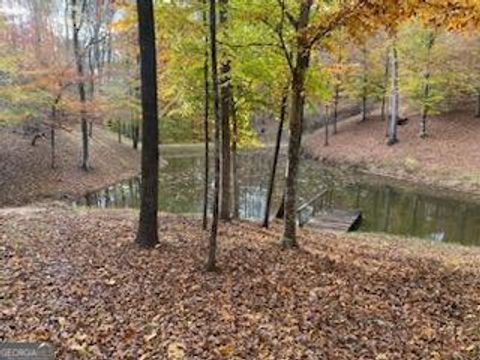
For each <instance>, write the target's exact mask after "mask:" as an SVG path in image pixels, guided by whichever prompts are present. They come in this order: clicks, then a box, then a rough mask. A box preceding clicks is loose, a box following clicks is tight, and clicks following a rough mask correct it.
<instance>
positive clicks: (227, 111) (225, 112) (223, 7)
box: [219, 0, 232, 221]
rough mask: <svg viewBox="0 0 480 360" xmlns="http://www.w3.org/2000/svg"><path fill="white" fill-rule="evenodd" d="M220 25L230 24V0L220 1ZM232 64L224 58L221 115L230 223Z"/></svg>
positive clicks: (224, 196)
mask: <svg viewBox="0 0 480 360" xmlns="http://www.w3.org/2000/svg"><path fill="white" fill-rule="evenodd" d="M219 5H220V9H219V10H220V11H219V17H220V18H219V23H220V24H221V25H222V26H223V27H226V26H227V22H228V9H227V8H228V0H219ZM225 31H226V30H225ZM230 72H231V64H230V60H229V59H228V57H227V56H224V58H223V60H222V65H221V85H220V98H221V108H222V111H221V115H222V122H221V126H222V161H221V170H222V175H221V181H222V187H221V205H220V219H221V220H224V221H229V220H230V217H231V203H232V201H231V171H232V169H231V148H230V143H231V134H230V115H231V108H232V88H231V74H230Z"/></svg>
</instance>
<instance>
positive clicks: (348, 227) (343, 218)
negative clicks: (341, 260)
mask: <svg viewBox="0 0 480 360" xmlns="http://www.w3.org/2000/svg"><path fill="white" fill-rule="evenodd" d="M328 194H329V192H328V190H326V189H322V190H321V191H320V192H319V193H318V194H317V195H315V196H314V197H313V198H312V199H311V200H310V201H307V202H306V203H304V204H303V205H301V206H300V207H299V208H298V210H297V216H298V222H299V224H300V226H308V227H309V228H315V229H318V230H332V231H342V232H348V231H354V230H357V229H358V227H359V226H360V223H361V221H362V213H361V211H360V210H357V209H355V210H341V209H335V208H333V207H332V206H331V205H332V203H331V201H329V200H328Z"/></svg>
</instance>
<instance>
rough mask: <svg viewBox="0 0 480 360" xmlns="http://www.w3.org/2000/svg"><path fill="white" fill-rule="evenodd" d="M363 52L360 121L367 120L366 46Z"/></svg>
mask: <svg viewBox="0 0 480 360" xmlns="http://www.w3.org/2000/svg"><path fill="white" fill-rule="evenodd" d="M362 54H363V81H362V120H361V121H362V122H364V121H366V120H367V96H368V88H367V86H368V64H367V61H368V60H367V56H368V52H367V46H366V45H364V46H363V49H362Z"/></svg>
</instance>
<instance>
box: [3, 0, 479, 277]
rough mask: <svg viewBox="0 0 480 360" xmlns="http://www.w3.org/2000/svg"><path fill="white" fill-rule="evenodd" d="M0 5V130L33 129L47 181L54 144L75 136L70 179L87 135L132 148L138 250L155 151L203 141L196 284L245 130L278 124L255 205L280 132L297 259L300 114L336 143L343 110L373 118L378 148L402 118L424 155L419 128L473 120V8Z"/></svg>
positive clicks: (230, 203) (226, 207) (253, 138)
mask: <svg viewBox="0 0 480 360" xmlns="http://www.w3.org/2000/svg"><path fill="white" fill-rule="evenodd" d="M0 4H1V6H2V7H3V8H5V9H7V8H8V7H11V6H12V4H15V5H17V6H18V8H19V9H23V10H22V11H20V12H19V13H9V12H8V11H4V14H3V15H2V16H0V51H1V54H2V55H1V57H0V121H5V122H6V121H8V122H23V121H30V120H32V119H35V120H37V121H41V122H42V123H44V124H45V125H46V126H48V128H49V129H50V135H49V137H50V139H51V148H52V162H51V163H52V167H54V166H55V161H54V159H55V131H56V129H67V128H69V127H74V126H77V125H78V126H79V127H80V128H81V139H79V143H80V144H81V146H80V148H81V161H80V166H81V168H82V169H83V170H84V171H89V170H90V167H91V166H92V164H91V162H90V159H89V156H90V154H89V138H91V137H94V136H95V126H107V127H109V128H111V129H112V130H113V131H116V132H117V133H118V136H119V141H122V136H127V137H128V138H130V139H131V140H132V146H133V147H134V148H137V146H138V143H139V140H140V139H141V143H142V148H141V151H142V205H141V212H140V226H139V230H138V236H137V241H138V243H140V244H141V245H143V246H147V247H153V246H155V245H156V244H157V243H158V241H159V240H158V235H159V234H158V227H157V212H158V209H157V208H158V198H157V197H158V195H157V194H158V188H157V187H158V171H159V170H158V160H159V153H158V144H159V143H164V142H191V141H198V142H201V141H203V142H205V145H206V146H205V152H206V154H205V155H206V159H207V161H206V166H205V179H206V180H205V190H204V191H205V197H204V199H205V200H204V201H205V206H204V228H206V227H207V222H208V219H207V217H208V216H207V214H208V211H207V210H208V209H209V208H211V215H212V224H211V228H210V233H209V234H210V235H209V244H210V252H209V259H208V265H207V267H208V269H210V270H213V269H215V267H216V264H215V251H216V234H217V229H218V222H219V221H230V220H231V219H232V218H235V217H238V201H237V198H238V196H237V193H238V183H237V178H236V175H235V173H236V153H237V149H238V148H239V147H242V146H249V145H252V144H255V143H257V142H258V139H257V134H256V132H255V129H254V128H253V127H252V121H251V120H252V117H253V116H254V115H256V114H259V113H264V114H268V115H269V116H273V117H274V118H278V120H279V125H278V131H277V133H278V136H277V141H276V146H275V151H274V153H273V154H272V163H273V165H272V174H271V176H270V179H271V180H270V191H269V195H268V196H269V200H267V204H270V198H271V189H272V188H273V182H274V179H275V172H282V171H283V170H282V169H276V164H277V159H278V152H279V148H280V140H281V138H282V132H288V162H287V164H288V165H287V169H286V171H285V173H286V176H285V184H284V201H283V224H284V231H283V235H282V239H281V243H282V245H283V246H284V247H286V248H292V247H297V246H298V243H297V236H296V227H297V215H296V209H297V205H298V204H297V180H298V169H299V161H300V153H301V144H302V134H303V132H304V125H305V124H304V119H305V118H306V115H307V114H311V113H315V112H318V109H324V108H325V109H328V111H327V110H326V111H327V113H328V118H329V121H330V124H331V128H332V133H333V135H334V134H335V133H336V129H337V121H339V115H338V114H339V112H340V110H341V109H343V108H345V107H347V106H351V105H352V104H354V105H356V106H357V107H358V108H359V109H360V113H361V121H362V122H364V121H368V120H369V118H370V117H373V115H372V114H373V113H374V111H376V110H379V111H380V120H379V121H385V130H386V133H387V135H388V139H387V140H386V141H385V143H386V145H394V144H395V143H396V142H398V141H402V139H401V138H399V136H398V134H397V130H396V129H397V124H398V122H399V121H401V118H402V111H405V109H413V110H414V111H416V112H417V113H419V114H421V119H422V120H421V122H420V123H419V124H418V136H420V137H422V138H424V139H425V141H428V135H429V126H428V124H429V122H428V120H429V116H430V115H433V114H438V113H442V112H447V111H450V110H451V109H454V108H455V107H456V106H459V104H460V106H461V104H463V103H465V102H471V103H476V110H475V112H474V113H473V112H472V116H477V117H480V65H479V62H478V58H479V56H480V36H479V35H478V27H479V24H480V5H479V4H478V2H476V1H474V0H464V1H448V0H442V1H432V2H431V3H430V2H425V1H420V0H419V1H408V2H400V3H399V2H398V1H381V2H378V1H370V0H356V1H347V2H345V1H329V2H324V1H315V0H258V1H243V0H219V1H216V0H209V1H205V0H204V1H199V0H191V1H159V0H157V1H152V0H137V1H136V3H135V2H134V1H127V0H125V1H112V0H96V1H90V0H32V1H24V0H3V1H2V2H0ZM447 10H448V11H447ZM157 83H158V86H157ZM286 124H288V125H286ZM287 126H288V127H287ZM326 129H327V132H328V127H326ZM209 142H213V144H214V147H213V154H212V155H211V154H209V151H210V150H211V147H209V146H208V143H209ZM58 150H59V151H61V149H58ZM208 159H212V161H213V165H214V166H213V176H210V175H209V174H208V173H209V171H210V167H209V162H208ZM93 166H94V164H93ZM211 179H213V201H212V203H211V204H208V199H209V197H208V192H209V190H210V188H211V183H210V182H211ZM269 207H270V205H268V206H267V212H266V214H265V218H264V226H266V227H268V224H269V219H270V216H271V215H270V213H269V211H270V209H269ZM160 237H161V234H160Z"/></svg>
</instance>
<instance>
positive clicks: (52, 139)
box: [50, 95, 60, 169]
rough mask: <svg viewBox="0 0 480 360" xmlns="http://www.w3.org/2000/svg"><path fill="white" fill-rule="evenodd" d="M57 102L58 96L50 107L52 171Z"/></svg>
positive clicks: (52, 165) (53, 167) (53, 165)
mask: <svg viewBox="0 0 480 360" xmlns="http://www.w3.org/2000/svg"><path fill="white" fill-rule="evenodd" d="M59 101H60V95H59V96H58V97H57V98H56V99H55V102H54V104H53V105H52V123H51V124H50V167H51V168H52V169H55V124H56V122H57V104H58V102H59Z"/></svg>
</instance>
